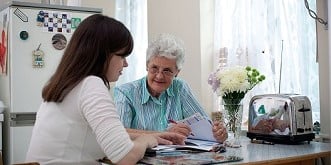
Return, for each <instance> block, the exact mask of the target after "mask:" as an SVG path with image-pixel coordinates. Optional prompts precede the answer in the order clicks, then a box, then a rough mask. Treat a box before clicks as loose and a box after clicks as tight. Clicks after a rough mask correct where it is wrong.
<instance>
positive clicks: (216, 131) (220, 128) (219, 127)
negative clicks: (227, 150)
mask: <svg viewBox="0 0 331 165" xmlns="http://www.w3.org/2000/svg"><path fill="white" fill-rule="evenodd" d="M212 131H213V135H214V138H215V139H216V140H217V141H218V142H220V143H223V142H224V141H225V140H226V139H227V138H228V133H227V131H226V128H225V126H224V124H222V123H220V122H218V121H215V122H214V124H213V129H212Z"/></svg>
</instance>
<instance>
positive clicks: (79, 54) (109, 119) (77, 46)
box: [26, 14, 185, 165]
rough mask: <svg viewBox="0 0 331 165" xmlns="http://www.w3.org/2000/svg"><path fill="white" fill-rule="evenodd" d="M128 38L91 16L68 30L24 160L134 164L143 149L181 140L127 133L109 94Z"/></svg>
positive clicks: (114, 24) (112, 23)
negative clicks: (72, 29)
mask: <svg viewBox="0 0 331 165" xmlns="http://www.w3.org/2000/svg"><path fill="white" fill-rule="evenodd" d="M132 49H133V39H132V36H131V34H130V32H129V31H128V29H127V28H126V27H125V26H124V25H123V24H122V23H121V22H119V21H117V20H115V19H113V18H109V17H107V16H103V15H101V14H96V15H92V16H90V17H88V18H86V19H85V20H84V21H83V22H81V24H80V25H79V27H78V28H77V29H76V31H75V32H74V34H73V36H72V38H71V40H70V42H69V44H68V47H67V48H66V50H65V52H64V55H63V57H62V59H61V61H60V64H59V66H58V68H57V70H56V72H55V73H54V75H53V76H52V77H51V78H50V80H49V82H48V83H47V84H46V86H45V87H44V88H43V91H42V97H43V100H44V102H43V103H42V104H41V106H40V108H39V110H38V113H37V119H36V123H35V126H34V129H33V134H32V138H31V142H30V147H29V150H28V153H27V159H26V160H27V161H36V162H39V163H40V164H70V165H73V164H80V165H81V164H98V162H97V160H98V159H100V158H103V157H105V156H106V157H108V158H109V159H110V160H111V161H112V162H113V163H116V164H135V163H136V162H137V161H139V160H140V159H141V158H142V157H143V155H144V152H145V150H146V148H149V147H154V146H156V145H158V144H159V143H163V144H173V143H175V144H183V143H184V138H185V137H184V136H181V135H179V134H175V133H158V134H152V135H138V134H128V133H127V132H126V130H125V128H124V127H123V125H122V123H121V121H120V118H119V116H118V114H117V110H116V107H115V105H114V102H113V100H112V99H111V95H110V93H109V88H110V87H109V82H114V81H117V79H118V77H119V76H120V75H121V74H122V70H123V67H127V66H128V63H127V61H126V59H125V58H126V57H127V56H128V55H129V54H130V53H131V52H132Z"/></svg>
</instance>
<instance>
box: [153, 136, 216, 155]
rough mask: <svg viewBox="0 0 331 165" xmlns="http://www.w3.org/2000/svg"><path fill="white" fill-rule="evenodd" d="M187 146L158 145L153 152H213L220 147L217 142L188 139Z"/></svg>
mask: <svg viewBox="0 0 331 165" xmlns="http://www.w3.org/2000/svg"><path fill="white" fill-rule="evenodd" d="M185 143H186V145H158V146H156V147H154V148H152V150H154V151H159V152H171V151H175V150H195V151H211V150H212V149H213V147H214V146H215V145H219V143H217V142H211V141H204V140H195V139H186V140H185Z"/></svg>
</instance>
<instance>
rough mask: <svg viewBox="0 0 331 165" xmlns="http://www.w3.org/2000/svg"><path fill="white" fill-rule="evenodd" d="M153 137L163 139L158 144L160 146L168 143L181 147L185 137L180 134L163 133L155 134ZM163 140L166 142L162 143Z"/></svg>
mask: <svg viewBox="0 0 331 165" xmlns="http://www.w3.org/2000/svg"><path fill="white" fill-rule="evenodd" d="M155 136H157V137H159V138H161V139H163V140H161V139H160V140H159V143H160V144H169V142H170V143H171V144H180V145H183V144H185V142H184V141H185V139H186V136H183V135H181V134H178V133H174V132H163V133H157V134H155ZM164 140H167V141H164Z"/></svg>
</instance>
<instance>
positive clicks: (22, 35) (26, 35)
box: [20, 31, 29, 40]
mask: <svg viewBox="0 0 331 165" xmlns="http://www.w3.org/2000/svg"><path fill="white" fill-rule="evenodd" d="M20 38H21V40H27V39H28V38H29V33H28V32H27V31H21V32H20Z"/></svg>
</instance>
